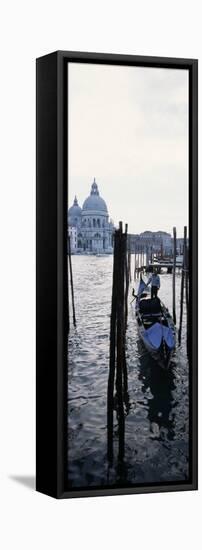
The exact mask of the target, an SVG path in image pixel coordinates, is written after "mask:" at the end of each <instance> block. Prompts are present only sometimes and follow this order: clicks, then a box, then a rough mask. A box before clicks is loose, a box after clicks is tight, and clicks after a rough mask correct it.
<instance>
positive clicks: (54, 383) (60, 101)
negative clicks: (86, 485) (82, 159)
mask: <svg viewBox="0 0 202 550" xmlns="http://www.w3.org/2000/svg"><path fill="white" fill-rule="evenodd" d="M69 62H74V63H76V62H78V63H96V64H113V65H128V66H131V65H135V66H144V67H164V68H177V69H187V70H188V71H189V227H190V257H189V261H190V266H191V279H190V293H191V305H190V311H189V315H190V325H189V326H190V327H191V328H190V330H191V334H190V338H191V369H190V380H189V381H190V479H189V480H188V481H187V482H186V483H185V482H182V483H181V482H178V483H165V484H150V485H148V486H137V487H123V488H120V487H119V488H118V487H117V488H104V489H103V488H101V489H93V488H90V489H87V490H82V489H79V490H76V491H75V490H70V491H68V490H67V488H66V486H65V456H66V451H65V450H66V438H65V422H66V415H67V399H66V384H67V375H66V372H67V363H66V362H67V352H66V349H67V344H66V334H67V307H68V296H67V270H66V251H67V243H66V235H67V210H66V209H67V166H68V158H67V149H68V147H67V145H68V144H67V127H68V120H67V115H68V113H67V70H66V69H67V64H68V63H69ZM36 103H37V111H36V139H37V144H36V205H37V224H36V226H37V233H36V245H37V256H36V261H37V268H36V287H37V288H36V291H37V304H36V306H37V308H36V310H37V314H36V340H37V349H36V489H37V491H40V492H42V493H46V494H47V495H51V496H53V497H56V498H70V497H87V496H101V495H105V496H106V495H118V494H119V495H120V494H134V493H153V492H165V491H179V490H195V489H197V487H198V435H197V434H198V413H197V411H198V356H197V349H198V338H197V331H198V308H197V295H198V290H197V289H198V276H197V273H198V252H197V250H198V234H197V228H198V221H197V217H198V216H197V210H198V199H197V196H198V195H197V188H198V61H197V60H196V59H177V58H163V57H145V56H136V55H115V54H102V53H83V52H82V53H81V52H65V51H57V52H54V53H51V54H49V55H46V56H44V57H41V58H39V59H37V62H36Z"/></svg>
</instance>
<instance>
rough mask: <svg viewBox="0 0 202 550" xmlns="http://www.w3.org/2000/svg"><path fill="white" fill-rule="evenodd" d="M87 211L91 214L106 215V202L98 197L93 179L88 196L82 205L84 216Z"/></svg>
mask: <svg viewBox="0 0 202 550" xmlns="http://www.w3.org/2000/svg"><path fill="white" fill-rule="evenodd" d="M89 210H90V211H91V212H92V211H95V212H100V213H101V214H107V213H108V212H107V205H106V202H105V201H104V199H102V197H100V194H99V191H98V186H97V183H96V181H95V178H94V181H93V183H92V186H91V192H90V195H89V197H87V199H86V200H85V201H84V203H83V209H82V213H83V214H85V213H86V212H89Z"/></svg>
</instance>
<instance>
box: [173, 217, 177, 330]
mask: <svg viewBox="0 0 202 550" xmlns="http://www.w3.org/2000/svg"><path fill="white" fill-rule="evenodd" d="M176 238H177V235H176V227H173V321H174V323H175V325H176V294H175V272H176Z"/></svg>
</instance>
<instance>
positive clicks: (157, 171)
mask: <svg viewBox="0 0 202 550" xmlns="http://www.w3.org/2000/svg"><path fill="white" fill-rule="evenodd" d="M68 67H69V68H68V73H69V77H68V90H69V95H68V113H69V115H68V116H69V123H68V137H69V139H68V143H69V145H68V147H69V152H68V153H69V170H68V178H69V205H71V204H72V202H73V198H74V195H75V194H76V195H77V198H78V201H79V204H80V206H82V204H83V202H84V200H85V198H86V197H87V196H88V195H89V192H90V187H91V183H92V181H93V178H94V177H95V178H96V181H97V184H98V187H99V191H100V195H101V196H102V197H103V198H104V199H105V201H106V203H107V206H108V211H109V215H110V217H111V218H112V219H113V221H114V223H115V224H117V223H118V221H119V220H123V222H124V223H126V222H127V223H128V226H129V232H131V233H139V232H141V231H144V230H149V229H150V230H152V231H155V230H159V229H162V230H164V231H168V232H172V228H173V226H176V227H177V234H178V236H182V235H183V227H184V225H187V223H188V71H187V70H175V69H154V68H143V67H121V66H107V65H93V64H82V63H81V64H78V63H69V66H68Z"/></svg>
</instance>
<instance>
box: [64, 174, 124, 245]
mask: <svg viewBox="0 0 202 550" xmlns="http://www.w3.org/2000/svg"><path fill="white" fill-rule="evenodd" d="M68 232H69V235H70V242H71V250H72V252H74V253H76V252H77V253H82V252H84V253H91V254H99V253H102V254H110V253H111V252H112V250H113V248H112V235H113V232H114V224H113V222H112V221H111V220H109V214H108V209H107V205H106V202H105V201H104V199H102V197H100V194H99V190H98V185H97V183H96V181H95V178H94V181H93V183H92V185H91V191H90V195H89V196H88V197H87V199H85V201H84V203H83V207H82V208H80V206H79V205H78V201H77V198H76V197H75V199H74V203H73V205H72V206H71V207H70V208H69V211H68Z"/></svg>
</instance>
